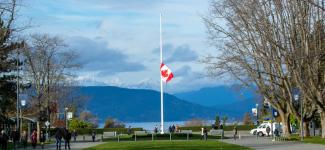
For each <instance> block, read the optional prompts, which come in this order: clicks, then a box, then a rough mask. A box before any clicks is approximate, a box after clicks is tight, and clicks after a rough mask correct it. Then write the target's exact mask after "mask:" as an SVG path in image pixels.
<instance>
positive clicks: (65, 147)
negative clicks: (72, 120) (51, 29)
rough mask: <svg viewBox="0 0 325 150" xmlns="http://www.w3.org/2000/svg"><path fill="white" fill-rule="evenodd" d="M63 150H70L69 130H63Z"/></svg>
mask: <svg viewBox="0 0 325 150" xmlns="http://www.w3.org/2000/svg"><path fill="white" fill-rule="evenodd" d="M64 141H65V142H64V149H67V147H68V149H69V150H70V141H71V133H70V131H69V130H67V129H65V136H64Z"/></svg>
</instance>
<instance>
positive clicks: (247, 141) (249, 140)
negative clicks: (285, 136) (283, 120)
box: [223, 135, 325, 150]
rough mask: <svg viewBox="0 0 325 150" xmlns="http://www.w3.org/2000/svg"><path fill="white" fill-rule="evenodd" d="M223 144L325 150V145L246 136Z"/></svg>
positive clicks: (265, 149) (264, 149)
mask: <svg viewBox="0 0 325 150" xmlns="http://www.w3.org/2000/svg"><path fill="white" fill-rule="evenodd" d="M223 142H226V143H231V144H237V145H242V146H246V147H250V148H253V149H256V150H325V145H319V144H307V143H301V142H288V141H272V139H271V138H268V137H259V138H258V139H256V136H251V135H244V136H241V139H238V140H236V141H235V140H233V139H226V140H223Z"/></svg>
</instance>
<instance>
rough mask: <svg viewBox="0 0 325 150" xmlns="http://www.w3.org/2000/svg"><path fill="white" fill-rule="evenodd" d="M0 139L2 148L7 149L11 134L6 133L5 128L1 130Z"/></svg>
mask: <svg viewBox="0 0 325 150" xmlns="http://www.w3.org/2000/svg"><path fill="white" fill-rule="evenodd" d="M0 139H1V150H7V149H8V147H7V145H8V140H9V136H8V135H7V134H6V132H5V131H4V130H2V131H1V135H0Z"/></svg>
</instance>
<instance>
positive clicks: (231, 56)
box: [203, 0, 325, 136]
mask: <svg viewBox="0 0 325 150" xmlns="http://www.w3.org/2000/svg"><path fill="white" fill-rule="evenodd" d="M315 4H317V6H316V5H315ZM320 4H324V3H323V1H317V0H315V1H308V2H306V1H277V0H262V1H259V0H247V1H240V0H227V1H226V0H224V1H213V2H212V5H211V13H210V15H209V16H207V17H205V18H204V21H205V23H206V25H207V28H208V32H209V35H210V37H209V39H210V41H211V42H213V43H215V44H216V45H218V47H219V50H220V51H221V53H222V54H221V55H219V56H217V57H212V56H209V57H206V59H205V60H203V62H204V63H206V64H208V67H207V69H208V70H209V72H210V73H211V74H214V75H215V74H217V75H222V74H225V73H226V74H231V75H232V76H233V77H235V78H236V79H238V80H240V81H241V82H242V83H244V84H246V85H250V83H254V84H255V85H256V86H257V87H258V89H259V92H260V93H261V94H262V95H263V96H264V97H265V98H266V99H267V100H268V101H269V102H270V103H271V105H272V106H273V107H275V108H276V109H277V110H278V111H279V114H280V117H281V119H282V121H283V124H284V126H283V127H284V128H283V131H284V134H285V135H286V136H288V135H289V134H290V123H289V116H290V114H291V115H295V116H296V117H297V118H301V117H302V118H303V120H304V123H305V124H306V125H307V123H308V122H309V121H310V119H311V118H312V117H313V116H314V114H315V113H316V110H317V109H318V110H319V108H320V107H321V105H323V106H324V103H322V101H324V90H325V89H324V86H323V85H324V84H323V83H324V81H321V78H322V77H323V76H324V72H321V71H320V69H319V68H321V67H320V64H321V63H320V62H321V57H322V56H323V55H324V48H323V46H322V45H323V44H322V43H323V36H324V35H323V33H324V32H323V30H322V29H323V27H324V11H323V10H322V8H324V7H323V5H320ZM320 6H321V7H322V8H320ZM218 21H223V22H225V23H226V25H222V24H220V22H218ZM317 26H319V27H318V28H317ZM315 33H319V34H320V35H319V34H315ZM315 41H317V42H315ZM220 45H222V46H221V47H220ZM307 87H309V89H308V88H307ZM295 88H298V89H299V90H300V93H301V96H300V99H303V102H304V103H303V106H304V108H305V109H304V113H303V114H301V113H300V112H299V109H297V106H295V102H294V95H293V89H295ZM321 93H323V95H322V94H321ZM317 95H318V96H317ZM320 103H322V104H320ZM323 106H322V107H323ZM323 127H325V125H324V126H323ZM307 129H308V128H306V129H305V130H307ZM305 133H308V132H305ZM323 135H324V134H323ZM324 136H325V135H324Z"/></svg>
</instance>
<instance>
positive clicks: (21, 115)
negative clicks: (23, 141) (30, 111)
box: [19, 99, 26, 135]
mask: <svg viewBox="0 0 325 150" xmlns="http://www.w3.org/2000/svg"><path fill="white" fill-rule="evenodd" d="M25 106H26V100H24V99H22V100H20V119H19V120H20V131H19V132H20V135H21V133H22V130H23V128H22V126H23V120H22V118H23V113H22V109H23V107H25Z"/></svg>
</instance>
